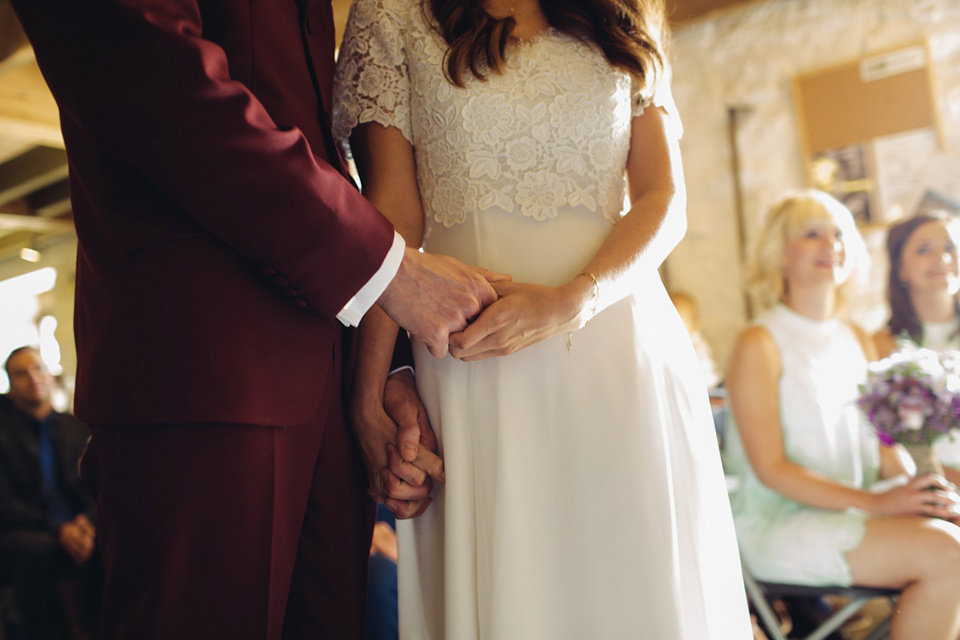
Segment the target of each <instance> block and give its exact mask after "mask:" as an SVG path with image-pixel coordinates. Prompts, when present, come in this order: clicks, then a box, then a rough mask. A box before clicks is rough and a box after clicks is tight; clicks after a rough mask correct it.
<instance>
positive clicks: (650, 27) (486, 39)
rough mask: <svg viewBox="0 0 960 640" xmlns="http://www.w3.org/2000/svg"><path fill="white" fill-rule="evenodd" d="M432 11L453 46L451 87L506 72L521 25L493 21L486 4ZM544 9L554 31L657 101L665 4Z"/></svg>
mask: <svg viewBox="0 0 960 640" xmlns="http://www.w3.org/2000/svg"><path fill="white" fill-rule="evenodd" d="M426 3H427V0H424V4H425V6H426ZM429 5H430V8H431V9H432V12H433V17H434V18H436V21H437V23H438V25H439V29H440V33H441V34H442V35H443V38H444V40H446V42H447V53H446V55H445V56H444V65H445V69H444V73H445V75H446V76H447V79H448V80H449V81H450V82H451V83H453V84H455V85H456V86H458V87H462V86H463V73H464V72H465V71H467V70H469V71H470V73H472V74H473V75H474V76H475V77H476V78H479V79H481V80H482V79H484V78H485V77H486V74H487V73H500V72H501V71H502V70H503V65H504V60H505V54H506V48H507V43H508V42H509V39H510V34H511V33H512V32H513V29H514V27H515V26H516V20H514V19H513V18H512V17H510V16H507V17H506V18H501V19H497V18H494V17H492V16H491V15H490V14H489V13H487V12H486V10H485V9H484V8H483V3H482V2H481V0H429ZM541 9H542V10H543V13H544V15H545V16H546V18H547V22H549V24H550V26H551V27H553V28H554V29H557V30H558V31H561V32H563V33H567V34H569V35H572V36H574V37H576V38H579V39H580V40H583V41H586V42H592V43H593V44H595V45H597V46H598V47H600V50H601V51H603V55H604V57H605V58H606V59H607V61H608V62H609V63H610V64H611V65H612V66H614V67H617V68H619V69H623V70H624V71H626V72H627V73H629V74H630V75H631V76H632V77H633V78H634V79H635V80H636V81H638V82H639V84H640V86H641V87H642V89H641V92H642V94H643V95H644V98H645V99H649V98H650V97H651V96H652V93H653V88H654V87H655V86H656V85H657V83H658V82H659V80H660V77H661V76H662V75H663V72H664V69H665V67H666V57H667V56H666V51H665V39H666V18H665V14H664V2H663V0H590V1H589V2H584V1H583V0H551V1H549V2H543V3H542V5H541Z"/></svg>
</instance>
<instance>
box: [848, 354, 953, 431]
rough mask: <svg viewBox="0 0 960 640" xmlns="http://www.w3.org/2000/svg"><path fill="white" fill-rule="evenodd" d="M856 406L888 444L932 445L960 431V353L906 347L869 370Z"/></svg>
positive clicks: (873, 365) (861, 386)
mask: <svg viewBox="0 0 960 640" xmlns="http://www.w3.org/2000/svg"><path fill="white" fill-rule="evenodd" d="M857 404H858V405H859V407H860V409H861V410H862V411H863V412H864V413H865V414H866V416H867V419H868V420H869V421H870V423H871V424H872V425H873V426H874V428H875V429H876V430H877V435H878V436H879V438H880V441H881V442H883V443H884V444H887V445H892V444H894V443H900V444H903V445H906V446H907V447H908V450H909V448H910V446H911V445H913V446H929V445H931V444H932V443H933V442H934V441H935V440H936V439H937V438H939V437H941V436H943V435H944V434H946V433H948V432H950V431H953V430H954V429H957V428H960V353H957V352H945V353H937V352H936V351H932V350H930V349H923V348H918V347H916V346H913V345H912V344H901V345H900V347H899V348H898V349H897V351H895V352H894V353H892V354H891V355H890V357H888V358H885V359H883V360H881V361H879V362H875V363H873V364H871V365H870V367H869V370H868V372H867V379H866V381H865V382H864V383H863V384H861V385H860V398H859V399H858V400H857Z"/></svg>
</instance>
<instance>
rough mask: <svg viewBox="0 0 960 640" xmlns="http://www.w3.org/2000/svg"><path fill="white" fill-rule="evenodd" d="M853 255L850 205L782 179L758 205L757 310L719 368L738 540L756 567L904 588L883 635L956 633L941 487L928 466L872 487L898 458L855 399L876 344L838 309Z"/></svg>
mask: <svg viewBox="0 0 960 640" xmlns="http://www.w3.org/2000/svg"><path fill="white" fill-rule="evenodd" d="M864 255H865V251H864V249H863V243H862V240H861V239H860V236H859V234H858V233H857V230H856V227H855V225H854V222H853V218H852V216H851V215H850V212H849V211H848V210H847V209H846V207H844V206H843V205H842V204H841V203H840V202H838V201H837V200H836V199H834V198H832V197H831V196H829V195H827V194H825V193H822V192H819V191H814V190H805V191H797V192H793V193H790V194H788V195H787V196H786V197H785V198H784V199H783V200H782V201H780V202H779V203H778V204H776V205H775V206H774V207H773V208H772V210H771V211H770V214H769V217H768V219H767V222H766V226H765V228H764V230H763V232H762V235H761V241H760V245H759V250H758V251H757V255H756V262H755V265H754V269H753V272H752V284H753V285H754V286H755V287H756V290H757V293H758V294H759V297H760V298H761V300H762V302H763V304H764V305H765V307H766V310H765V311H764V313H763V314H762V315H761V316H760V317H759V318H757V320H756V321H755V322H754V323H753V324H752V325H751V326H750V327H748V328H747V329H746V330H744V331H743V332H742V334H741V335H740V337H739V339H738V341H737V344H736V347H735V350H734V353H733V356H732V359H731V362H730V367H729V371H728V373H727V378H726V380H727V385H728V391H729V394H730V403H731V409H732V422H734V424H732V425H730V426H731V428H730V434H731V439H730V445H729V446H730V451H729V453H730V463H731V467H732V468H733V470H734V471H735V472H736V473H737V474H738V476H739V477H740V480H741V482H740V488H739V489H738V491H737V493H736V495H735V496H734V499H733V509H734V519H735V522H736V527H737V535H738V539H739V542H740V548H741V553H742V554H743V556H744V559H745V561H746V562H747V564H748V566H749V567H750V569H751V571H752V572H753V573H754V574H755V575H756V576H758V577H759V578H761V579H764V580H770V581H779V582H788V583H795V584H809V585H818V584H840V585H849V584H861V585H869V586H878V587H895V588H900V589H903V595H902V597H901V599H900V602H899V606H898V611H897V614H896V616H895V618H894V622H893V627H892V637H893V638H894V639H899V640H914V639H916V638H924V639H925V640H956V639H957V638H958V636H960V581H958V580H957V575H960V527H958V526H957V525H956V524H954V520H955V519H956V517H957V514H958V507H960V504H958V497H957V495H956V493H955V492H954V491H953V487H952V486H951V485H948V484H947V483H946V481H945V480H944V479H943V478H939V477H935V476H926V477H922V478H917V479H914V480H912V481H910V482H908V483H906V484H903V485H900V486H896V487H895V488H891V489H886V490H877V491H873V490H871V488H872V487H873V486H874V485H875V484H876V483H877V481H878V480H880V479H881V478H886V477H892V476H897V475H900V474H903V473H904V467H903V466H902V464H901V461H900V458H899V456H898V455H897V450H896V449H893V448H888V447H881V446H880V444H879V441H878V440H877V438H876V436H875V435H874V434H873V432H872V431H871V430H870V428H869V425H867V424H866V421H865V420H864V419H863V418H862V417H861V416H860V414H859V413H858V410H857V408H856V406H855V404H854V400H855V398H856V397H857V384H858V383H859V382H860V381H861V380H862V379H863V377H864V374H865V372H866V367H867V362H868V360H870V359H872V358H873V357H874V348H873V343H872V341H871V340H870V337H869V336H867V335H866V334H865V333H864V332H863V331H862V330H861V329H860V328H858V327H857V326H855V325H853V324H852V323H850V322H848V321H847V320H845V319H844V318H843V317H842V316H841V314H840V309H841V308H842V303H843V297H844V288H845V284H846V283H847V281H848V279H849V276H850V273H851V271H852V269H853V268H854V266H855V265H856V264H857V262H859V261H860V259H861V257H862V256H864ZM930 485H934V486H935V487H936V490H933V491H924V490H923V489H924V488H925V487H928V486H930ZM931 516H935V517H931Z"/></svg>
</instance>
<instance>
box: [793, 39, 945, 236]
mask: <svg viewBox="0 0 960 640" xmlns="http://www.w3.org/2000/svg"><path fill="white" fill-rule="evenodd" d="M927 59H928V55H927V48H926V46H925V45H924V44H923V43H917V44H912V45H909V46H906V47H901V48H898V49H896V50H893V51H889V52H886V53H880V54H875V55H870V56H867V57H864V58H861V59H859V60H855V61H853V62H849V63H846V64H842V65H838V66H835V67H831V68H828V69H822V70H819V71H815V72H812V73H808V74H804V75H801V76H798V77H796V78H795V79H794V96H795V100H796V111H797V118H798V120H799V131H800V138H801V141H802V145H803V153H804V162H805V164H806V165H807V166H808V168H809V170H810V176H809V177H810V182H811V183H812V184H813V186H817V187H820V188H824V189H825V190H827V191H831V192H832V193H834V195H836V196H838V197H840V198H841V199H843V200H844V201H845V202H847V204H848V206H850V208H851V210H853V212H854V215H855V216H857V218H858V221H859V222H863V223H867V222H873V221H876V220H875V218H876V217H877V216H876V215H875V213H874V210H875V209H876V208H877V203H876V189H877V185H876V184H875V172H874V171H873V170H872V166H871V165H872V163H873V157H872V155H873V154H872V146H873V142H874V141H876V140H878V139H882V138H887V137H889V136H894V135H897V134H904V133H905V132H911V131H917V130H930V131H932V132H934V135H937V134H936V131H937V121H936V110H935V104H934V99H933V92H932V83H931V78H930V71H929V67H928V64H927ZM828 165H829V166H828ZM828 186H829V187H830V188H827V187H828Z"/></svg>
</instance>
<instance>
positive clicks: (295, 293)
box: [283, 287, 300, 298]
mask: <svg viewBox="0 0 960 640" xmlns="http://www.w3.org/2000/svg"><path fill="white" fill-rule="evenodd" d="M283 292H284V293H286V294H287V295H288V296H290V297H291V298H296V297H297V296H299V295H300V292H299V291H297V290H296V289H294V288H293V287H284V288H283Z"/></svg>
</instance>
